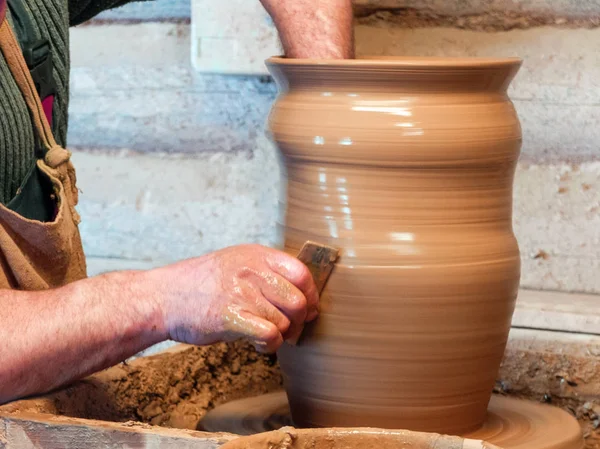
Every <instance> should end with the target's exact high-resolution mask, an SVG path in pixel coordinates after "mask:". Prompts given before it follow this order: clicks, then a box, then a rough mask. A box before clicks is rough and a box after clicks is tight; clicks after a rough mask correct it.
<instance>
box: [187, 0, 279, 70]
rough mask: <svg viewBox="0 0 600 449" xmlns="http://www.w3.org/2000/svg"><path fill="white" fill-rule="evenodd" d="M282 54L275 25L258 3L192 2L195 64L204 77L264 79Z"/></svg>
mask: <svg viewBox="0 0 600 449" xmlns="http://www.w3.org/2000/svg"><path fill="white" fill-rule="evenodd" d="M280 53H281V46H280V43H279V38H278V36H277V30H276V29H275V26H274V25H273V21H272V20H271V18H270V17H269V15H268V14H267V13H266V11H265V10H264V9H263V7H262V6H261V4H260V2H258V1H257V0H227V1H220V2H219V1H216V0H192V64H193V65H194V67H195V68H196V69H197V70H198V71H200V72H205V73H223V74H237V75H264V74H266V73H267V70H266V68H265V65H264V60H265V59H267V58H268V57H270V56H273V55H278V54H280Z"/></svg>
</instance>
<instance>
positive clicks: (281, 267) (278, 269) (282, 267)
mask: <svg viewBox="0 0 600 449" xmlns="http://www.w3.org/2000/svg"><path fill="white" fill-rule="evenodd" d="M267 264H268V265H269V268H270V269H271V270H273V271H274V272H275V273H277V274H278V275H280V276H282V277H283V278H284V279H286V280H287V281H288V282H290V283H291V284H292V285H294V286H295V287H296V288H297V289H298V290H300V292H302V294H303V295H304V298H305V299H306V318H305V319H306V321H312V320H314V319H315V318H316V317H317V315H318V314H319V293H318V291H317V286H316V285H315V281H314V279H313V277H312V275H311V274H310V271H309V270H308V268H307V267H306V265H304V264H303V263H302V262H300V261H299V260H298V259H296V258H295V257H292V256H290V255H289V254H286V253H284V252H281V251H275V250H273V251H272V252H271V253H270V254H269V255H268V256H267Z"/></svg>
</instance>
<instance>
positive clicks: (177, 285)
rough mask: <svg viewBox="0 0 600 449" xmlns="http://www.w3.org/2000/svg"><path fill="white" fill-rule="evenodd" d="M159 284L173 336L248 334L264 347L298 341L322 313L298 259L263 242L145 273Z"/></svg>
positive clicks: (207, 339) (207, 338)
mask: <svg viewBox="0 0 600 449" xmlns="http://www.w3.org/2000/svg"><path fill="white" fill-rule="evenodd" d="M147 275H148V276H149V278H150V282H151V283H152V282H154V283H158V285H160V287H159V291H157V293H158V295H157V298H160V299H159V301H161V303H162V304H163V310H164V316H165V318H164V319H165V325H166V329H167V331H168V333H169V336H170V338H171V339H173V340H177V341H180V342H184V343H191V344H198V345H205V344H211V343H215V342H217V341H232V340H236V339H238V338H245V339H248V340H249V341H250V342H252V343H253V344H254V345H255V346H256V348H257V349H258V350H259V351H261V352H272V351H275V350H276V349H277V348H278V347H279V346H280V345H281V344H282V343H283V341H284V340H286V341H289V342H292V343H295V342H296V341H297V339H298V337H299V336H300V333H301V332H302V329H303V327H304V323H305V322H307V321H311V320H313V319H314V318H316V316H317V314H318V300H319V298H318V293H317V289H316V286H315V284H314V281H313V278H312V276H311V274H310V272H309V271H308V268H306V266H305V265H304V264H302V262H300V261H299V260H298V259H296V258H294V257H292V256H289V255H287V254H285V253H283V252H280V251H276V250H274V249H270V248H266V247H263V246H259V245H241V246H236V247H231V248H226V249H224V250H221V251H217V252H214V253H212V254H208V255H206V256H204V257H200V258H197V259H191V260H187V261H183V262H180V263H177V264H174V265H170V266H167V267H164V268H159V269H157V270H152V271H150V272H148V273H147Z"/></svg>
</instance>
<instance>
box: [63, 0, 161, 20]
mask: <svg viewBox="0 0 600 449" xmlns="http://www.w3.org/2000/svg"><path fill="white" fill-rule="evenodd" d="M133 1H149V0H69V25H70V26H75V25H79V24H81V23H83V22H85V21H87V20H90V19H91V18H92V17H94V16H95V15H97V14H100V13H101V12H102V11H106V10H107V9H111V8H117V7H119V6H123V5H125V4H127V3H131V2H133Z"/></svg>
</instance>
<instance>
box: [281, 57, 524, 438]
mask: <svg viewBox="0 0 600 449" xmlns="http://www.w3.org/2000/svg"><path fill="white" fill-rule="evenodd" d="M518 67H519V62H518V61H517V60H511V59H506V60H489V59H486V60H479V59H443V58H431V59H430V58H416V59H410V58H387V59H383V60H353V61H336V62H332V63H327V64H317V63H316V62H314V61H297V60H280V59H273V60H271V61H270V63H269V69H270V70H271V72H272V73H273V75H274V77H275V79H276V81H277V83H278V85H279V87H280V90H281V94H280V96H279V97H278V99H277V101H276V102H275V105H274V107H273V110H272V114H271V117H270V129H271V131H272V134H273V137H274V140H275V142H276V143H277V145H278V147H279V149H280V151H281V153H282V154H283V157H284V160H285V165H286V169H287V187H288V188H287V211H286V217H285V224H281V228H282V230H283V231H284V233H285V249H286V251H288V252H289V253H290V254H294V255H295V254H297V253H298V251H299V249H300V247H301V246H302V244H303V243H304V242H305V241H306V240H313V241H317V242H321V243H324V244H328V245H331V246H334V247H336V248H340V258H339V260H338V262H337V264H336V266H335V269H334V271H333V273H332V275H331V277H330V278H329V281H328V283H327V286H326V287H325V290H324V291H323V294H322V296H321V315H320V316H319V318H318V319H317V320H316V321H315V322H313V323H310V324H309V325H308V326H307V327H306V328H305V331H304V334H303V337H302V340H301V344H300V345H298V346H295V347H292V346H289V345H284V347H282V349H281V350H280V351H279V353H278V355H279V360H280V364H281V367H282V369H283V371H284V374H285V378H286V382H285V383H286V389H287V392H288V395H289V397H290V405H291V409H292V415H293V417H294V421H295V422H296V423H297V424H298V426H300V427H346V426H349V427H355V426H369V427H384V428H408V429H413V430H422V431H434V432H440V433H452V434H454V433H459V432H465V431H468V430H472V429H475V428H477V427H479V426H480V425H481V423H482V422H483V420H484V418H485V413H486V408H487V403H488V400H489V396H490V394H491V391H492V387H493V385H494V381H495V377H496V374H497V370H498V367H499V365H500V361H501V359H502V355H503V353H504V348H505V344H506V339H507V336H508V331H509V328H510V321H511V317H512V313H513V310H514V303H515V298H516V294H517V288H518V283H519V265H520V260H519V252H518V247H517V242H516V240H515V238H514V235H513V232H512V181H513V173H514V168H515V163H516V160H517V158H518V155H519V149H520V145H521V129H520V125H519V121H518V118H517V116H516V113H515V110H514V108H513V105H512V103H511V102H510V100H509V99H508V97H507V95H506V89H507V87H508V84H509V83H510V81H511V79H512V77H513V76H514V74H515V73H516V71H517V70H518Z"/></svg>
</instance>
